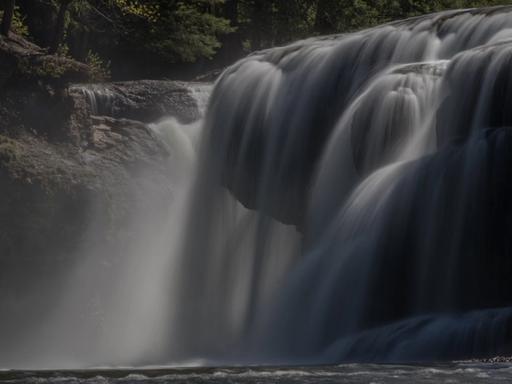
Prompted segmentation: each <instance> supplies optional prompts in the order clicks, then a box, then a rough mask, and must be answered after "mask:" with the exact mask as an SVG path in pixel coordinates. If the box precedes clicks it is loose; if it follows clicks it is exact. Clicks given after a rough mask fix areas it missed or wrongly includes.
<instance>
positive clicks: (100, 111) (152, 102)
mask: <svg viewBox="0 0 512 384" xmlns="http://www.w3.org/2000/svg"><path fill="white" fill-rule="evenodd" d="M71 92H72V93H74V94H80V93H82V94H84V95H85V96H86V98H87V101H88V103H89V105H90V106H91V112H92V113H93V114H95V115H106V116H111V117H115V118H127V119H132V120H138V121H142V122H145V123H150V122H154V121H156V120H158V119H160V118H162V117H165V116H174V117H177V118H178V119H179V120H181V121H182V122H184V123H189V122H192V121H194V120H197V118H198V117H199V115H198V108H197V104H196V101H195V100H194V98H193V97H192V96H191V95H190V90H189V89H188V88H187V86H186V84H184V83H181V82H176V81H159V80H142V81H126V82H118V83H106V84H85V85H74V86H72V87H71Z"/></svg>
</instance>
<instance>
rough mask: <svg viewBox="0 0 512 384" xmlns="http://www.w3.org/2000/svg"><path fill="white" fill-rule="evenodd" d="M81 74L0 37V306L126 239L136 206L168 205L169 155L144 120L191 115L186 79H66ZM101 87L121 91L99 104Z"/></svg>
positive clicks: (153, 212)
mask: <svg viewBox="0 0 512 384" xmlns="http://www.w3.org/2000/svg"><path fill="white" fill-rule="evenodd" d="M85 81H88V68H87V66H85V65H83V64H80V63H77V62H75V61H72V60H69V59H65V58H60V57H55V56H50V55H47V54H46V52H45V51H44V50H42V49H41V48H39V47H37V46H35V45H33V44H31V43H28V42H26V41H24V40H23V39H21V38H19V37H17V36H15V35H12V38H10V39H5V38H2V37H0V188H1V191H2V199H0V304H2V303H5V301H4V300H6V296H5V295H4V294H2V293H1V292H11V293H12V294H14V293H15V292H19V290H22V291H23V290H26V291H27V292H28V291H30V287H32V288H33V287H34V286H37V284H38V283H37V282H38V279H47V278H48V276H50V275H46V277H45V273H44V271H51V270H55V268H64V269H65V268H68V267H69V265H72V264H73V263H76V259H77V258H79V257H80V252H79V251H78V250H79V249H80V248H83V244H84V243H88V244H96V245H98V244H103V249H108V248H109V244H123V236H124V237H125V238H129V236H130V233H133V232H134V231H135V229H134V228H131V227H130V225H132V224H130V223H131V222H133V220H131V216H132V215H134V212H145V213H147V215H148V217H154V218H155V220H156V221H158V220H160V219H164V218H163V217H162V216H163V214H164V213H165V212H167V211H166V207H167V205H168V201H169V200H170V199H171V198H172V182H171V180H170V174H169V171H168V168H167V166H168V157H169V153H168V149H166V148H164V147H163V145H162V144H161V142H160V141H159V139H157V138H156V137H155V136H154V135H153V133H152V131H151V130H150V129H149V128H148V126H147V125H146V122H153V121H154V120H158V119H160V118H163V117H165V116H169V115H172V116H175V117H177V118H179V119H180V120H183V121H192V120H194V119H195V118H196V116H198V108H197V105H196V103H195V101H194V99H193V98H192V97H191V96H190V94H189V91H188V89H187V88H186V86H185V84H181V83H175V82H158V81H141V82H127V83H116V84H107V85H104V86H101V85H94V86H69V84H70V83H72V82H75V83H78V82H85ZM97 89H101V90H102V91H101V92H103V91H104V92H105V93H106V94H107V95H110V94H111V93H112V94H114V95H115V97H114V98H113V103H112V108H111V109H109V110H107V109H106V107H105V105H101V106H100V107H99V108H100V109H94V108H93V107H97V106H94V105H93V104H91V97H90V96H91V93H88V92H86V90H97ZM107 90H108V91H107ZM101 92H100V93H101ZM92 94H94V93H92ZM100 98H101V95H100V96H99V97H98V99H100ZM100 114H101V115H106V116H98V115H100ZM148 196H151V198H148ZM148 200H150V201H148ZM155 202H156V203H155ZM126 243H128V242H126ZM116 247H117V245H116ZM115 252H117V253H118V256H119V257H122V251H121V250H120V248H119V247H117V248H116V250H115V251H114V250H112V252H109V254H114V253H115ZM105 257H107V258H108V257H110V256H109V255H106V256H105ZM18 272H19V273H18ZM13 276H17V277H16V278H14V277H13ZM20 276H24V277H26V279H25V278H23V279H21V278H19V277H20ZM28 281H30V284H29V283H28Z"/></svg>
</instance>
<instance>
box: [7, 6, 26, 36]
mask: <svg viewBox="0 0 512 384" xmlns="http://www.w3.org/2000/svg"><path fill="white" fill-rule="evenodd" d="M3 13H4V12H3V11H1V10H0V20H1V19H2V17H3ZM11 29H12V31H13V32H14V33H16V34H18V35H20V36H22V37H24V38H28V36H29V33H28V27H27V24H26V23H25V16H24V15H23V14H22V13H21V11H20V8H19V7H15V8H14V16H13V18H12V25H11Z"/></svg>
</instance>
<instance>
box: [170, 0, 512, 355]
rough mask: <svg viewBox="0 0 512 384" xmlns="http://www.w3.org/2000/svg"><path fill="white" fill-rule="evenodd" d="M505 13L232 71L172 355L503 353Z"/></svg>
mask: <svg viewBox="0 0 512 384" xmlns="http://www.w3.org/2000/svg"><path fill="white" fill-rule="evenodd" d="M511 16H512V8H511V7H495V8H488V9H480V10H477V9H470V10H462V11H448V12H442V13H438V14H433V15H428V16H421V17H417V18H413V19H409V20H405V21H400V22H394V23H390V24H387V25H383V26H379V27H376V28H373V29H369V30H366V31H361V32H356V33H352V34H346V35H339V36H329V37H324V38H313V39H309V40H304V41H300V42H297V43H294V44H292V45H289V46H286V47H282V48H274V49H269V50H265V51H261V52H256V53H254V54H252V55H250V56H249V57H247V58H245V59H243V60H241V61H239V62H238V63H236V64H235V65H233V66H232V67H230V68H228V69H227V70H226V71H225V72H224V73H223V75H222V76H221V78H220V79H219V80H218V82H217V83H216V86H215V88H214V91H213V94H212V96H211V98H210V104H209V108H208V112H207V115H206V119H205V122H204V128H203V129H204V132H203V136H202V147H201V158H200V162H199V169H198V171H197V180H196V184H195V187H194V195H193V197H192V200H191V201H192V203H191V208H190V213H189V221H188V227H187V230H186V236H187V237H186V240H185V244H184V246H183V248H182V251H181V252H180V254H181V264H180V266H179V271H180V272H179V275H180V283H179V287H180V288H179V293H178V294H179V295H180V297H179V298H178V299H177V300H178V302H180V303H181V304H180V308H182V311H181V313H180V315H179V316H178V318H177V319H176V320H175V322H174V326H175V327H176V329H178V330H179V332H178V334H179V335H180V337H178V339H177V340H175V341H177V342H178V344H179V345H180V353H182V354H184V355H201V356H208V357H210V358H213V359H215V358H218V357H219V356H224V358H225V359H228V361H229V359H232V361H249V362H252V363H298V362H306V363H326V362H329V363H334V362H340V361H411V360H414V361H420V360H443V359H457V358H469V357H478V356H485V355H492V354H499V353H510V352H511V347H510V345H511V341H512V340H511V338H510V336H511V335H510V329H511V328H510V326H511V325H512V317H511V312H510V308H511V307H512V295H511V294H510V292H511V288H512V287H511V286H510V281H509V279H508V278H507V276H508V275H509V273H510V272H512V263H511V262H510V260H511V256H512V255H511V254H510V249H511V246H512V244H511V243H510V240H509V239H510V238H512V237H511V236H510V235H512V233H511V231H512V227H511V224H512V223H511V220H512V211H511V208H512V207H510V203H509V202H508V200H509V199H508V198H507V196H508V195H509V192H511V187H512V183H511V182H510V181H509V180H510V179H511V176H512V174H510V171H509V169H510V166H509V164H510V160H512V159H511V158H510V153H512V152H511V151H510V145H511V144H512V142H511V141H510V140H511V136H510V128H509V127H511V126H512V124H511V122H512V121H511V118H512V115H511V113H510V110H511V109H510V102H511V101H512V99H511V97H512V73H511V71H510V68H511V63H512V17H511ZM235 199H236V200H235ZM237 201H238V202H237ZM451 343H453V344H451ZM178 355H179V353H178Z"/></svg>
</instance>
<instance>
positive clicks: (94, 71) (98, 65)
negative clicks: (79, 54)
mask: <svg viewBox="0 0 512 384" xmlns="http://www.w3.org/2000/svg"><path fill="white" fill-rule="evenodd" d="M85 63H86V64H87V65H88V66H89V68H90V70H91V80H92V81H94V82H102V81H107V80H109V79H110V61H104V60H103V59H102V58H101V57H100V56H99V55H98V54H97V53H95V52H93V51H89V52H88V53H87V57H86V59H85Z"/></svg>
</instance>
